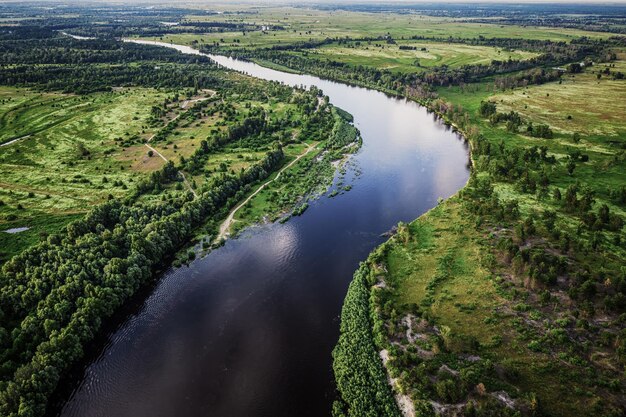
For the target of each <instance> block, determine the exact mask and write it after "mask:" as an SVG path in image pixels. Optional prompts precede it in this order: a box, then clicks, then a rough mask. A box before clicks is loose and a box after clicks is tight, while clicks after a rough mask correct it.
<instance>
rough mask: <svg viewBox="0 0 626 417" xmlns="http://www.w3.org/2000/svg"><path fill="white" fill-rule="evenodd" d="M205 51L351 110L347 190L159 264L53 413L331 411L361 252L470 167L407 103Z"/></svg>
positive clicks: (232, 416) (457, 143)
mask: <svg viewBox="0 0 626 417" xmlns="http://www.w3.org/2000/svg"><path fill="white" fill-rule="evenodd" d="M163 45H164V46H170V45H167V44H163ZM177 49H179V50H181V51H183V52H187V53H197V51H193V50H191V48H187V47H177ZM215 59H216V60H217V61H218V62H219V63H220V64H222V65H224V66H226V67H229V68H232V69H235V70H239V71H244V72H247V73H249V74H250V75H253V76H255V77H259V78H264V79H271V80H278V81H283V82H285V83H288V84H291V85H301V84H304V85H307V86H309V85H316V86H318V87H320V88H321V89H322V90H323V91H324V93H325V94H326V95H328V96H330V101H331V103H333V104H336V105H338V106H339V107H341V108H343V109H345V110H347V111H349V112H350V113H352V114H353V115H354V119H355V125H356V126H357V127H358V128H359V129H360V131H361V134H362V136H363V148H362V149H361V150H360V151H359V153H358V154H356V155H355V156H353V157H352V159H351V162H350V166H351V168H349V170H348V173H347V174H346V179H347V180H348V181H347V182H348V183H350V184H352V186H353V188H352V190H351V191H349V192H347V193H345V194H342V195H339V196H337V197H334V198H326V197H323V198H321V199H320V200H317V201H315V202H313V203H312V204H310V207H309V209H308V210H307V211H306V212H305V214H304V215H303V216H301V217H297V218H294V219H292V220H290V221H289V222H287V223H285V224H273V225H268V226H263V227H256V228H252V229H251V230H248V231H247V232H245V233H244V234H243V236H241V237H240V238H238V239H234V240H229V241H228V242H226V245H225V246H223V247H222V248H220V249H218V250H215V251H213V252H212V253H210V254H209V255H208V256H206V257H205V258H202V259H198V260H196V261H194V262H193V263H192V264H191V265H190V266H189V267H182V268H178V269H171V270H169V271H167V272H166V273H165V274H163V276H162V278H161V279H160V280H159V282H158V284H157V285H156V286H155V288H154V290H153V291H152V292H151V293H150V294H149V295H148V297H147V298H146V299H145V300H143V301H142V302H140V303H139V305H138V306H137V307H135V308H134V309H131V310H132V311H130V312H129V313H127V317H126V318H125V319H124V320H123V323H122V324H121V325H120V326H119V327H118V328H116V329H115V330H113V331H111V332H110V334H108V335H106V337H105V341H104V342H103V343H102V344H101V347H100V349H101V351H100V352H99V354H98V355H97V356H95V359H94V360H93V361H92V362H91V363H90V364H89V365H88V366H87V368H86V369H85V371H84V373H83V374H82V375H80V376H79V379H80V381H79V382H78V383H77V384H76V388H75V389H74V391H73V392H72V393H71V396H70V397H69V399H68V400H67V402H66V403H65V404H64V406H63V407H62V410H61V415H62V416H67V417H70V416H80V417H97V416H107V417H108V416H115V417H166V416H167V417H171V416H215V417H218V416H224V417H244V416H245V417H249V416H267V417H280V416H289V417H292V416H299V417H307V416H314V417H320V416H327V415H329V414H330V408H331V404H332V401H333V399H334V382H333V375H332V368H331V365H332V359H331V351H332V349H333V346H334V344H335V343H336V341H337V337H338V333H339V320H338V316H339V313H340V310H341V304H342V301H343V298H344V296H345V293H346V290H347V287H348V284H349V283H350V280H351V278H352V274H353V272H354V270H355V269H356V268H357V266H358V263H359V261H362V260H364V259H365V258H366V257H367V254H368V253H369V252H370V251H371V250H372V249H373V248H374V247H375V246H376V245H378V244H380V243H381V242H382V241H383V240H384V239H385V238H384V237H381V233H383V232H385V231H388V230H389V229H390V228H391V227H392V226H393V225H395V224H396V223H398V222H399V221H409V220H412V219H415V218H416V217H418V216H419V215H420V214H422V213H424V212H425V211H426V210H428V209H430V208H432V207H433V206H435V205H436V204H437V199H438V198H439V197H444V198H445V197H448V196H450V195H452V194H453V193H455V192H456V191H457V190H458V189H460V188H461V187H462V186H463V185H464V184H465V182H466V180H467V178H468V175H469V172H468V168H467V161H468V151H467V148H466V146H465V145H464V143H463V141H462V140H460V139H459V137H457V135H456V134H454V133H453V132H451V131H450V130H449V129H447V128H446V127H445V126H444V125H443V124H442V123H441V122H440V121H438V120H436V118H435V117H434V116H433V115H432V114H429V113H427V112H426V110H425V109H424V108H422V107H420V106H418V105H417V104H415V103H413V102H410V101H406V100H404V99H396V98H390V97H387V96H386V95H384V94H382V93H380V92H376V91H372V90H368V89H364V88H359V87H351V86H347V85H344V84H341V83H336V82H332V81H327V80H322V79H319V78H316V77H311V76H307V75H295V74H287V73H282V72H278V71H273V70H270V69H267V68H263V67H260V66H258V65H256V64H252V63H245V62H240V61H236V60H232V59H229V58H224V57H215ZM102 346H103V347H102Z"/></svg>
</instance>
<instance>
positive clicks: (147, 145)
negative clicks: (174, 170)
mask: <svg viewBox="0 0 626 417" xmlns="http://www.w3.org/2000/svg"><path fill="white" fill-rule="evenodd" d="M144 145H146V147H147V148H148V149H150V150H151V151H152V152H154V153H155V154H157V155H159V156H160V157H161V159H163V160H164V161H165V162H167V161H168V159H167V158H166V157H164V156H163V154H162V153H161V152H159V151H157V150H156V149H154V148H153V147H152V146H150V145H149V144H147V143H144ZM178 172H179V173H180V175H181V176H182V177H183V182H184V183H185V185H186V186H187V188H189V191H191V193H192V194H193V196H194V197H196V198H197V197H198V194H196V191H195V190H194V189H193V188H192V187H191V184H190V183H189V181H187V177H185V173H184V172H183V171H181V170H178Z"/></svg>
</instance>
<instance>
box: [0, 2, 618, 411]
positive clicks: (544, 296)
mask: <svg viewBox="0 0 626 417" xmlns="http://www.w3.org/2000/svg"><path fill="white" fill-rule="evenodd" d="M570 6H571V8H564V7H570ZM0 13H2V16H5V17H6V21H0V51H1V52H2V54H0V143H1V144H2V145H5V146H6V147H5V146H3V147H2V148H1V149H2V150H1V151H0V152H1V153H2V154H0V169H2V171H0V173H1V174H2V176H3V177H5V179H4V180H3V181H1V182H0V195H1V199H0V221H1V222H2V224H3V227H4V226H6V227H4V228H5V229H7V230H13V229H14V230H20V228H22V227H26V228H27V229H29V228H30V230H24V231H23V232H17V233H16V234H15V235H14V234H8V233H5V234H4V235H2V236H0V242H2V248H1V251H0V252H1V253H0V256H1V257H2V258H1V259H2V262H3V265H2V270H1V271H0V414H1V415H3V416H4V415H6V416H41V415H44V414H45V413H46V412H47V411H48V412H49V411H50V410H49V408H48V407H49V404H48V401H49V399H50V398H51V395H53V393H55V392H56V390H57V389H58V385H59V382H60V381H63V378H64V377H65V376H67V374H68V372H69V371H70V369H72V367H74V366H76V364H77V363H80V360H81V358H82V357H83V356H84V354H85V351H86V350H87V349H88V348H89V347H90V346H91V345H90V343H91V342H92V341H93V340H94V339H95V338H96V337H97V335H98V334H99V331H100V329H101V328H102V327H103V324H104V323H106V320H107V319H108V318H109V317H111V316H112V315H113V314H114V313H115V312H116V311H119V310H120V308H122V307H123V306H124V305H126V304H127V303H128V300H129V299H131V298H132V296H133V295H134V294H136V293H137V292H138V290H139V289H141V288H145V287H146V286H147V285H150V283H153V282H155V281H156V280H158V277H159V274H160V273H161V272H162V271H164V270H166V269H167V268H168V267H169V266H170V265H172V264H173V265H175V267H180V266H181V265H183V264H186V263H189V262H190V261H191V260H193V259H194V258H195V257H196V252H195V251H194V250H190V247H191V246H190V245H193V243H199V246H200V247H201V249H202V250H203V251H205V250H211V249H217V248H218V247H219V246H220V245H222V244H223V243H224V240H223V237H225V236H228V235H231V234H232V235H233V236H235V235H238V234H239V233H242V232H243V231H245V230H249V229H248V228H249V227H250V226H253V225H259V224H264V223H273V222H280V223H284V222H287V221H290V222H294V223H296V224H299V223H298V222H300V221H301V220H303V218H307V216H309V215H311V216H315V206H316V204H317V203H316V202H315V201H316V199H318V198H319V197H320V196H323V195H325V193H326V192H327V191H329V190H332V191H329V193H328V194H327V195H328V197H334V196H336V195H339V194H344V193H346V192H348V191H349V190H350V189H351V187H352V186H353V185H354V186H355V187H357V188H358V187H359V184H360V183H359V179H358V178H359V175H360V172H359V169H360V168H358V166H357V165H356V164H355V165H350V158H349V156H348V155H353V154H356V155H358V152H359V149H360V147H361V145H363V141H362V140H361V138H360V131H359V128H358V126H359V120H358V118H355V117H353V116H352V115H351V114H350V113H348V112H346V111H344V110H342V109H341V108H339V107H336V106H334V105H333V103H332V100H331V101H330V102H329V98H328V97H327V96H325V95H324V92H323V91H321V90H319V89H318V88H316V87H311V88H309V89H306V88H303V87H300V86H296V87H288V86H287V85H285V84H282V83H279V82H270V81H262V80H259V79H254V78H252V77H249V76H246V75H243V74H239V73H235V72H234V71H229V70H226V69H224V68H221V67H219V66H218V65H216V64H214V63H213V61H211V60H210V59H209V58H208V57H205V56H199V55H184V54H181V53H179V52H177V51H175V50H173V49H170V48H165V47H159V46H150V45H139V44H135V43H132V42H123V41H122V40H121V38H125V39H126V40H129V39H130V40H136V39H142V40H151V41H160V42H165V43H166V44H167V43H174V44H181V45H187V46H192V47H194V48H197V49H198V50H200V51H203V52H205V53H208V54H218V55H225V56H229V57H233V58H237V59H240V60H243V61H250V62H254V63H257V64H260V65H262V66H265V67H268V68H271V69H274V70H279V71H284V72H286V73H290V74H305V75H307V74H310V75H314V76H317V77H320V78H321V79H323V80H332V81H336V82H341V83H345V84H348V85H351V86H355V87H365V88H368V89H372V90H377V91H380V92H383V93H386V94H388V95H389V96H391V97H395V98H398V99H399V100H398V102H402V100H405V99H406V100H409V101H414V102H417V103H419V105H421V106H422V107H423V108H425V109H426V110H427V111H428V114H429V116H432V117H431V118H432V119H433V120H434V121H435V123H440V124H441V125H442V126H444V127H443V129H447V130H449V131H452V132H455V133H457V134H458V135H459V137H460V138H461V140H462V141H463V142H464V143H465V144H466V146H467V150H468V152H469V162H468V167H469V168H468V169H469V179H468V181H467V183H466V184H465V185H464V186H463V187H462V188H461V189H460V190H459V191H458V192H457V193H456V194H454V195H453V196H452V197H450V198H449V199H447V200H444V199H439V200H438V201H435V200H433V202H432V205H431V206H430V210H428V211H425V212H424V214H422V215H421V216H420V217H419V218H416V219H415V217H417V215H418V214H419V213H416V214H415V215H414V216H413V217H411V218H412V219H414V220H412V221H406V219H405V221H404V222H399V223H398V224H397V225H396V226H395V227H393V228H392V229H391V230H390V231H388V232H385V233H383V234H382V235H380V236H378V237H379V238H380V239H379V240H377V241H376V245H378V246H377V247H376V245H373V246H371V247H370V248H369V249H368V251H370V250H372V249H373V250H372V251H371V253H370V255H369V256H368V257H367V258H366V259H363V258H361V260H362V262H360V263H359V264H358V269H357V270H356V272H355V273H354V276H353V277H352V281H351V283H350V285H349V287H347V288H344V290H346V291H347V292H346V293H345V294H346V296H345V299H344V301H343V307H342V310H341V313H340V315H339V317H338V320H335V321H333V322H332V323H329V324H328V325H329V326H336V327H338V329H336V332H337V335H338V340H337V343H336V345H335V348H334V350H333V351H332V357H331V355H330V353H329V355H328V356H329V357H328V358H327V360H328V363H327V364H326V365H328V366H327V368H328V369H329V371H330V368H331V366H330V364H331V362H332V372H333V375H334V382H335V383H334V384H331V385H332V387H331V388H329V389H327V390H326V391H325V392H324V395H325V397H326V399H330V400H329V402H330V404H331V407H332V410H329V413H332V415H333V416H334V417H347V416H352V417H361V416H371V417H375V416H394V417H396V416H418V417H421V416H435V415H437V416H524V417H526V416H562V417H567V416H574V415H594V416H603V417H617V416H621V415H624V413H625V412H626V399H625V398H624V395H623V393H624V392H625V391H626V380H625V378H624V375H625V374H624V370H625V369H626V368H625V367H626V331H625V330H624V322H625V321H626V270H625V268H624V260H626V249H625V245H624V242H625V241H626V236H625V235H624V233H625V229H624V223H625V221H626V176H625V173H626V142H625V141H624V138H625V137H626V136H625V135H626V124H625V120H626V118H625V116H626V107H625V105H624V103H626V100H625V98H626V79H625V78H626V77H625V75H624V74H625V73H626V38H625V37H624V35H623V34H624V33H625V32H626V22H625V21H624V8H623V7H622V6H619V5H610V6H609V5H607V6H606V7H600V8H597V7H596V6H592V5H583V4H579V5H575V6H572V5H565V6H564V5H557V4H554V5H540V4H523V5H496V6H490V7H487V6H485V7H480V8H476V7H473V6H472V5H468V4H452V3H451V4H445V5H435V4H420V5H409V4H406V5H404V4H398V5H386V4H385V5H383V4H374V3H372V4H362V5H360V4H351V5H348V4H345V5H332V4H323V5H315V6H310V7H303V6H293V7H274V6H265V7H244V6H241V7H234V6H233V7H224V8H220V7H218V6H216V7H215V8H209V7H207V8H204V9H202V8H197V7H195V6H193V7H192V6H185V7H181V6H177V7H157V8H154V9H151V8H142V7H139V6H132V5H130V6H106V7H104V6H103V7H102V8H91V7H80V6H68V7H67V8H54V7H53V8H50V9H49V10H45V11H42V10H39V9H36V8H33V7H30V6H28V5H15V6H7V5H0ZM120 16H124V18H123V19H120V18H119V17H120ZM96 22H97V24H94V23H96ZM355 91H356V90H355ZM359 91H360V90H359ZM123 103H126V104H125V105H124V104H123ZM55 115H56V116H55ZM391 124H392V125H393V123H391ZM420 129H422V126H415V130H416V131H418V130H420ZM389 131H390V132H392V133H391V135H390V136H393V129H392V128H390V129H389ZM390 139H391V140H392V139H393V137H391V138H390ZM364 146H367V143H365V145H364ZM379 157H380V158H381V161H382V160H383V159H384V158H385V155H383V154H382V153H381V155H380V156H379ZM292 162H293V163H294V165H293V166H290V164H291V163H292ZM286 168H289V169H286ZM418 168H419V167H418ZM283 169H286V170H285V171H284V173H283V171H282V170H283ZM25 172H28V174H24V173H25ZM65 172H67V174H66V173H65ZM346 172H347V173H348V174H350V175H352V174H353V178H356V179H355V180H354V183H351V184H349V185H346V184H344V182H343V181H344V179H345V176H346ZM416 172H419V171H416ZM416 175H422V174H419V173H418V174H416ZM441 175H443V174H441ZM348 195H349V194H348ZM401 197H404V196H398V198H397V200H398V201H395V200H394V199H391V200H394V201H386V202H385V203H386V204H401V202H400V201H401V200H402V198H401ZM347 200H348V203H349V199H347ZM242 202H243V203H242ZM348 203H346V202H345V201H343V200H342V201H339V202H337V201H335V200H333V203H332V204H337V206H334V207H337V210H338V211H337V213H338V215H337V219H339V218H341V217H340V213H342V212H341V210H342V207H344V206H342V205H343V204H346V207H347V204H348ZM321 204H331V203H321ZM311 208H313V210H312V209H311ZM343 209H345V207H344V208H343ZM351 210H356V209H351ZM381 211H385V210H384V209H381ZM311 212H313V213H311ZM350 215H351V216H354V217H356V218H358V217H359V212H357V211H355V212H354V213H350ZM300 216H301V217H300ZM225 219H228V220H226V221H227V223H225V225H226V228H225V230H226V231H225V232H224V230H219V229H221V228H220V224H222V226H224V223H222V222H224V221H225ZM290 219H291V220H290ZM333 220H336V219H333ZM394 221H395V220H394ZM290 224H292V223H288V224H287V225H286V226H285V228H284V229H280V230H284V231H285V233H286V234H287V232H291V231H293V230H296V231H299V230H300V229H297V227H296V226H294V228H293V229H292V228H291V227H290ZM277 226H278V225H277ZM337 227H339V226H337ZM218 230H219V232H218ZM255 231H258V229H255V228H252V232H251V234H253V233H255ZM22 233H23V234H22ZM216 236H217V237H216ZM245 236H247V237H249V236H251V235H250V234H248V235H245ZM294 236H296V234H294ZM364 236H365V234H363V235H361V234H359V233H354V234H353V235H352V241H351V243H350V245H351V246H354V247H355V248H356V247H359V244H360V242H361V241H360V240H359V239H365V238H364ZM301 238H302V239H303V237H302V236H298V237H297V238H296V237H293V236H291V235H290V236H288V239H287V238H286V239H285V240H284V241H285V242H293V241H296V240H297V239H301ZM289 239H294V240H289ZM385 240H386V241H385ZM381 242H382V243H381ZM273 243H274V242H273V241H272V242H268V253H269V247H270V246H271V244H273ZM289 256H294V257H295V256H296V255H294V254H292V253H289ZM297 256H302V254H298V255H297ZM290 259H291V258H290ZM320 259H322V261H320V262H325V259H326V258H325V257H321V258H320ZM355 266H356V264H355ZM281 273H282V272H280V273H279V272H275V274H276V276H277V281H280V279H279V277H282V275H280V274H281ZM318 278H319V277H318ZM290 285H296V284H293V283H291V282H290ZM259 293H262V291H261V292H259ZM250 294H251V295H250V296H251V297H253V294H258V293H255V291H254V290H250ZM342 295H343V294H342ZM269 299H270V298H267V299H264V301H263V302H267V303H268V304H270V303H269V302H268V301H267V300H269ZM297 301H298V300H297ZM313 304H315V303H311V305H313ZM318 304H324V303H323V302H318ZM302 305H303V306H304V305H306V308H311V309H312V307H311V305H309V304H306V303H302ZM324 305H325V304H324ZM294 316H295V314H294ZM320 316H321V315H320ZM316 319H317V316H316ZM333 329H334V328H333ZM285 339H289V338H288V337H285ZM308 388H310V387H308V386H307V389H308ZM331 391H332V394H330V392H331ZM329 408H330V407H329Z"/></svg>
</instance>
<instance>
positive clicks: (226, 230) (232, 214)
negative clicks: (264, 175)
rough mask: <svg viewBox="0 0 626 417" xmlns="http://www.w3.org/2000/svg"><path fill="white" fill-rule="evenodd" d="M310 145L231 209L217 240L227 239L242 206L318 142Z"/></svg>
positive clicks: (221, 226)
mask: <svg viewBox="0 0 626 417" xmlns="http://www.w3.org/2000/svg"><path fill="white" fill-rule="evenodd" d="M307 146H308V147H307V148H306V150H305V151H304V152H302V153H301V154H300V155H298V156H297V157H296V159H294V160H293V161H291V162H290V163H288V164H287V165H285V166H284V167H283V168H281V170H280V171H278V174H277V175H276V177H274V178H272V179H271V180H268V181H266V182H264V183H263V184H261V185H260V186H259V188H257V189H256V191H255V192H253V193H252V194H250V195H249V196H248V198H246V199H245V200H243V201H242V202H241V204H239V205H238V206H237V207H235V208H234V209H232V210H231V212H230V213H229V214H228V217H226V220H224V222H223V223H222V224H221V225H220V232H219V234H218V235H217V237H216V238H215V241H216V242H219V241H220V240H221V239H225V238H226V237H227V236H228V235H229V234H230V233H229V230H230V226H231V225H232V224H233V222H234V220H235V214H236V213H237V212H238V211H239V209H240V208H242V207H243V206H245V205H246V203H248V201H250V200H251V199H252V197H254V196H255V195H257V194H258V193H260V192H261V191H262V190H263V189H264V188H265V187H267V186H268V185H269V184H271V183H272V182H274V181H276V180H277V179H278V178H280V175H281V174H282V173H283V172H284V171H285V170H287V169H289V168H291V167H292V166H293V164H295V163H296V162H298V161H299V160H300V159H302V158H303V157H304V156H306V155H307V154H309V153H310V152H311V151H312V150H313V149H315V146H316V144H313V145H307Z"/></svg>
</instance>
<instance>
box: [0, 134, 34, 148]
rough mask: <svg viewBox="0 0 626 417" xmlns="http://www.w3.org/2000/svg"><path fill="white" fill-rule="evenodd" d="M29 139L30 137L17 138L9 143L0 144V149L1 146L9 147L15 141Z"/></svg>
mask: <svg viewBox="0 0 626 417" xmlns="http://www.w3.org/2000/svg"><path fill="white" fill-rule="evenodd" d="M29 137H30V135H25V136H20V137H19V138H16V139H13V140H10V141H8V142H4V143H1V144H0V147H3V146H9V145H10V144H12V143H15V142H17V141H20V140H22V139H28V138H29Z"/></svg>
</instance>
